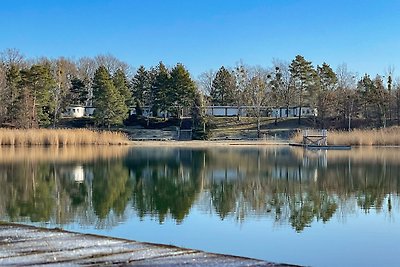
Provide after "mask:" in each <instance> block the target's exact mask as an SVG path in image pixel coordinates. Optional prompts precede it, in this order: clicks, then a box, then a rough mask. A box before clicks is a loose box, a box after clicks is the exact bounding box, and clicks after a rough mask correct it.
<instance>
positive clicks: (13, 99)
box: [3, 65, 21, 124]
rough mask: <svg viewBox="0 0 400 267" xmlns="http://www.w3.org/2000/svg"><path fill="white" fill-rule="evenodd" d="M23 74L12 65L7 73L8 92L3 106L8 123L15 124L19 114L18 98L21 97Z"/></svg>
mask: <svg viewBox="0 0 400 267" xmlns="http://www.w3.org/2000/svg"><path fill="white" fill-rule="evenodd" d="M20 83H21V73H20V69H19V68H18V67H17V66H16V65H11V66H10V67H9V68H8V69H7V71H6V91H5V94H4V100H3V104H4V105H5V107H6V118H5V119H6V121H7V122H9V123H11V124H15V122H16V115H17V112H18V97H19V95H20Z"/></svg>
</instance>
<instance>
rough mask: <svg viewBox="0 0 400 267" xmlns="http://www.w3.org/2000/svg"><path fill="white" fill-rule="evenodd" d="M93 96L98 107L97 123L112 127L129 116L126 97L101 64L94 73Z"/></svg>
mask: <svg viewBox="0 0 400 267" xmlns="http://www.w3.org/2000/svg"><path fill="white" fill-rule="evenodd" d="M93 96H94V105H95V108H96V110H95V113H94V118H95V122H96V124H97V125H104V126H107V127H108V128H110V127H111V125H120V124H122V123H123V120H124V119H126V118H127V117H128V107H127V106H126V104H125V101H124V100H125V99H124V97H122V96H121V94H120V93H119V91H118V90H117V89H116V88H115V86H114V84H113V81H112V79H111V76H110V73H109V72H108V71H107V69H106V68H105V67H104V66H100V67H99V68H98V69H97V70H96V72H95V74H94V79H93Z"/></svg>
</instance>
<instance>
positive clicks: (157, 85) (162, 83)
mask: <svg viewBox="0 0 400 267" xmlns="http://www.w3.org/2000/svg"><path fill="white" fill-rule="evenodd" d="M154 73H155V74H154V79H153V82H152V86H151V93H152V97H153V105H152V111H153V113H155V114H156V113H157V112H158V111H168V109H170V107H171V105H172V103H171V97H170V96H169V95H168V94H169V93H170V82H171V80H170V79H171V78H170V77H171V76H170V73H169V71H168V69H167V67H166V66H165V65H164V64H163V63H162V62H160V63H159V64H158V66H157V67H156V69H155V70H154Z"/></svg>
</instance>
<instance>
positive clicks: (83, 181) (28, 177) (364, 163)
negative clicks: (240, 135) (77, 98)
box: [0, 147, 400, 232]
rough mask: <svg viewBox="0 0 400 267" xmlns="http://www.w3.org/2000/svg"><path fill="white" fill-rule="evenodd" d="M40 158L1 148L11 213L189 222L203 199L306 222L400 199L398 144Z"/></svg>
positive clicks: (223, 212) (101, 223)
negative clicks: (6, 153) (387, 146)
mask: <svg viewBox="0 0 400 267" xmlns="http://www.w3.org/2000/svg"><path fill="white" fill-rule="evenodd" d="M21 150H22V148H21ZM20 152H21V153H16V154H18V155H21V154H23V153H24V152H23V151H20ZM31 152H32V151H31ZM41 153H44V154H45V153H46V152H45V151H42V152H41ZM90 153H91V155H93V151H91V152H90ZM27 154H29V153H27ZM39 158H40V160H34V159H33V158H27V159H25V160H24V159H23V158H21V156H19V157H18V158H17V159H16V160H15V161H13V160H12V159H10V158H9V157H8V158H7V159H6V160H5V159H2V158H0V185H1V186H0V200H1V201H0V214H1V217H2V218H3V219H4V220H10V221H31V222H43V223H48V222H50V223H55V224H60V225H63V224H67V223H70V222H78V223H80V224H96V225H97V227H111V226H113V225H114V224H116V223H118V222H120V221H123V220H125V219H126V216H127V215H128V214H129V212H128V211H129V210H134V211H135V212H136V214H137V215H138V216H139V217H140V218H142V219H144V218H146V217H151V218H154V219H156V220H158V221H159V222H160V223H163V222H164V221H165V220H166V219H167V218H168V217H170V218H172V219H173V220H175V221H176V222H177V223H184V220H185V218H186V217H187V216H188V215H189V213H190V210H191V208H192V207H193V206H196V207H198V208H199V209H200V210H203V211H205V212H216V213H217V214H218V216H219V217H220V218H221V220H223V219H226V218H234V219H236V220H239V221H243V220H246V218H247V217H248V216H260V217H268V218H272V219H273V220H274V221H275V222H276V223H279V224H290V225H291V226H292V227H293V229H294V230H295V231H298V232H301V231H303V230H304V228H305V227H309V226H311V224H312V222H313V221H322V222H323V223H326V222H328V221H329V220H330V219H331V218H332V216H334V215H335V214H338V216H346V215H348V214H351V213H354V212H357V210H362V211H363V212H365V213H368V212H370V211H371V210H372V209H376V210H380V211H384V212H388V213H390V212H392V207H393V204H394V203H398V200H399V199H398V196H397V195H398V192H399V176H398V175H397V174H398V173H400V172H399V171H400V169H399V166H400V160H399V159H398V157H397V150H393V149H364V150H361V151H360V150H354V149H353V150H352V151H341V152H338V151H314V152H313V151H307V150H298V149H291V148H287V147H280V148H278V147H276V148H275V147H273V148H262V149H258V148H213V149H185V148H157V149H156V148H136V147H135V148H132V149H130V150H129V151H127V150H125V151H124V152H121V153H120V154H118V153H117V154H115V151H114V152H113V153H111V155H110V156H105V154H104V151H103V152H102V156H101V157H95V156H91V157H85V158H76V159H74V158H67V159H66V158H65V156H64V157H63V158H62V160H58V159H57V157H49V158H48V157H39ZM204 203H211V205H207V204H204Z"/></svg>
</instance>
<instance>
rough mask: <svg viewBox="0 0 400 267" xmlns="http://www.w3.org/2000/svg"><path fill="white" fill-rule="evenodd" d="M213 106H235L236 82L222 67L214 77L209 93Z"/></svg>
mask: <svg viewBox="0 0 400 267" xmlns="http://www.w3.org/2000/svg"><path fill="white" fill-rule="evenodd" d="M210 96H211V99H212V103H213V105H221V106H226V105H235V104H236V100H237V98H236V80H235V76H234V75H232V73H230V72H229V71H228V70H227V69H226V68H225V67H224V66H222V67H221V68H220V69H219V70H218V72H217V73H216V75H215V78H214V80H213V83H212V87H211V93H210Z"/></svg>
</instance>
